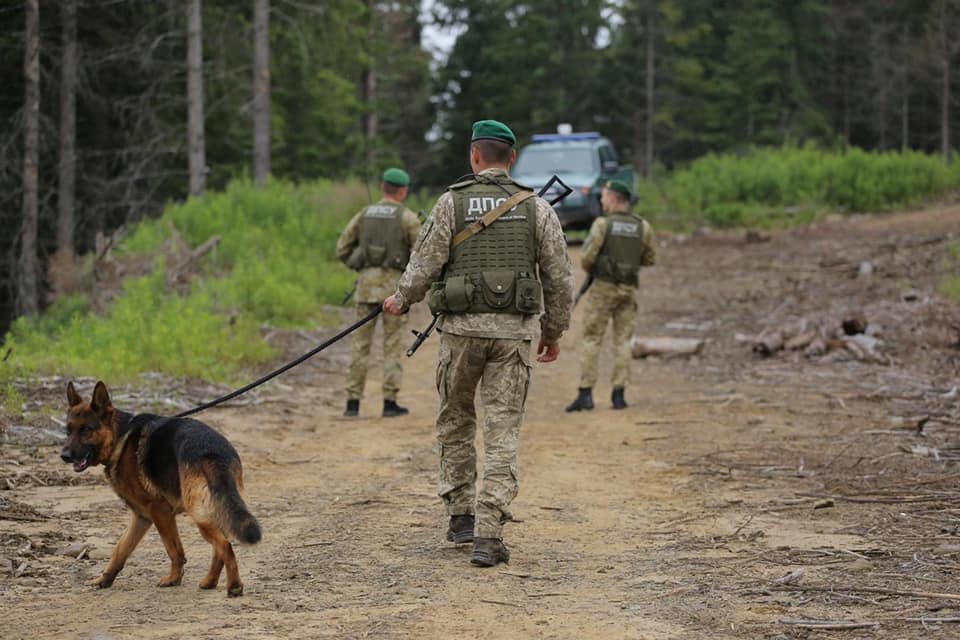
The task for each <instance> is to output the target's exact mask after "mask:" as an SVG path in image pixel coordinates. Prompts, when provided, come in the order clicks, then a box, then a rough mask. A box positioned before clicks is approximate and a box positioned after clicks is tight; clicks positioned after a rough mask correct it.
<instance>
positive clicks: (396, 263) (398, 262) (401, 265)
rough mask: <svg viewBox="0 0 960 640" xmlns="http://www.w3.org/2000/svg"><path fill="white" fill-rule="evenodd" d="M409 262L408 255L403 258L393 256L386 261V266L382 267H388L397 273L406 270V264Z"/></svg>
mask: <svg viewBox="0 0 960 640" xmlns="http://www.w3.org/2000/svg"><path fill="white" fill-rule="evenodd" d="M409 261H410V257H409V255H403V256H393V258H392V259H391V260H388V261H387V264H385V265H383V266H385V267H390V268H391V269H396V270H397V271H403V270H404V269H406V268H407V262H409Z"/></svg>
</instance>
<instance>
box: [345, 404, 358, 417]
mask: <svg viewBox="0 0 960 640" xmlns="http://www.w3.org/2000/svg"><path fill="white" fill-rule="evenodd" d="M343 415H344V416H346V417H347V418H356V417H357V416H358V415H360V401H359V400H347V410H346V411H344V412H343Z"/></svg>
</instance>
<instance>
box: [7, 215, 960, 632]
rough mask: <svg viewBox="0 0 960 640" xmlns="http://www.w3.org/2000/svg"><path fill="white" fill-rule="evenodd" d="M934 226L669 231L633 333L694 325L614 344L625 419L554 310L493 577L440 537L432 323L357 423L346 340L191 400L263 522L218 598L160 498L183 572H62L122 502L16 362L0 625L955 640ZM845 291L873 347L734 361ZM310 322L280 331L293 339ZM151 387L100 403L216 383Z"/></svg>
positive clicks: (945, 347)
mask: <svg viewBox="0 0 960 640" xmlns="http://www.w3.org/2000/svg"><path fill="white" fill-rule="evenodd" d="M958 233H960V209H958V208H946V209H938V210H931V211H925V212H919V213H912V214H897V215H891V216H882V217H871V218H867V217H857V218H845V219H836V220H830V221H828V222H825V223H820V224H818V225H816V226H814V227H810V228H803V229H795V230H792V231H787V232H782V233H776V234H773V236H772V238H771V239H769V241H766V240H767V239H766V238H762V237H761V238H759V239H760V240H763V241H760V242H754V241H748V240H747V239H746V238H745V237H744V235H743V234H742V233H737V234H733V233H730V234H720V233H713V234H707V235H704V236H699V237H695V238H687V239H684V238H665V244H666V246H664V247H663V248H662V250H661V257H662V265H661V266H658V267H656V268H654V269H651V270H649V271H648V272H645V274H644V277H643V284H642V290H643V297H642V302H641V313H640V320H639V327H638V333H641V334H645V335H687V336H691V335H692V336H701V337H705V338H707V339H708V340H709V342H708V344H707V347H706V349H705V351H704V353H703V354H702V355H701V356H698V357H694V358H693V359H687V360H637V361H634V372H633V373H634V383H633V386H632V387H631V389H630V390H629V392H628V401H629V402H630V403H631V406H630V408H629V409H628V410H626V411H623V412H614V411H612V410H610V409H609V402H608V397H609V387H608V386H606V385H605V384H601V385H600V386H599V387H598V388H597V390H596V397H597V398H598V399H599V400H600V402H599V403H598V408H597V410H595V411H593V412H592V413H589V414H581V415H567V414H564V413H563V406H564V405H565V404H566V403H567V402H568V401H569V400H571V399H572V397H573V394H574V393H575V389H576V386H577V373H578V372H577V364H576V363H577V357H576V356H577V347H576V341H577V338H578V332H579V327H578V326H575V328H574V330H573V331H571V332H570V333H569V334H568V336H567V337H566V338H565V339H564V343H563V347H564V349H565V351H564V352H563V353H562V354H561V360H560V362H558V363H556V364H554V365H548V366H543V365H538V366H537V367H536V371H535V374H534V376H535V380H534V386H533V388H532V390H531V396H530V403H529V413H528V417H527V421H526V424H525V427H524V433H523V436H522V450H521V475H522V480H521V492H520V496H519V498H518V499H517V500H516V502H515V503H514V509H513V511H514V516H515V517H516V518H517V519H518V520H519V522H516V523H513V524H511V525H509V526H508V528H507V531H506V536H507V541H508V543H509V544H510V546H511V549H512V552H513V559H512V561H511V563H510V565H509V566H507V567H503V568H496V569H492V570H482V569H476V568H474V567H471V566H470V565H469V563H468V551H467V549H465V548H454V547H453V546H452V545H450V544H449V543H447V542H446V541H445V540H444V539H443V533H444V527H445V518H444V516H443V513H442V510H441V507H440V504H439V500H438V499H437V498H436V497H435V495H434V486H435V466H436V458H435V453H434V447H433V443H434V439H433V425H432V420H433V415H434V410H435V407H436V392H435V390H434V388H433V379H434V376H433V369H434V361H435V354H436V346H437V340H436V339H433V340H431V341H430V342H428V343H427V345H426V346H425V347H424V348H423V349H422V350H421V352H419V353H418V354H417V355H416V357H415V358H414V359H412V360H411V361H409V362H408V367H407V370H406V385H405V386H406V389H405V391H404V392H403V394H402V396H401V400H402V401H403V402H404V403H406V404H408V405H409V406H410V407H411V409H412V410H413V413H412V415H411V416H410V417H409V419H394V420H382V419H380V418H379V417H377V416H378V412H377V411H375V409H377V408H379V403H380V398H379V379H377V378H376V377H375V378H374V379H372V380H370V381H368V399H367V401H366V402H365V403H364V404H363V406H362V408H361V413H362V414H363V416H362V417H361V418H360V419H357V420H344V419H342V418H339V417H338V416H339V413H340V411H341V410H342V405H341V394H340V387H341V377H340V372H341V371H342V370H343V368H344V365H345V362H346V357H347V350H346V346H345V345H341V346H338V347H337V348H336V349H334V350H332V351H331V352H329V353H325V354H323V356H322V357H318V358H317V359H315V360H314V361H312V362H310V363H308V364H307V365H305V366H303V367H302V368H300V369H299V370H295V371H294V372H292V373H291V374H289V375H288V376H285V377H284V378H282V379H281V381H280V383H279V384H273V385H271V386H269V387H267V388H266V389H265V390H263V391H262V392H261V393H260V394H259V395H255V396H252V397H251V398H248V400H250V399H254V400H255V402H254V403H253V404H248V405H245V406H233V407H228V408H225V409H222V410H213V411H209V412H208V413H206V414H205V415H204V416H203V418H204V419H205V420H207V421H208V422H209V423H211V424H213V425H214V426H216V427H217V428H219V429H221V430H222V431H223V432H225V433H226V434H227V435H228V436H229V437H230V438H231V439H232V441H233V442H234V443H235V445H236V446H237V448H238V450H239V451H240V454H241V456H242V458H243V460H244V465H245V473H246V484H247V494H248V502H249V504H250V506H251V508H252V510H253V511H254V513H255V514H256V515H257V516H258V517H259V519H260V521H261V524H262V525H263V529H264V540H263V542H262V543H261V544H260V545H258V546H256V547H252V548H241V549H239V551H238V553H239V559H240V567H241V573H242V576H243V578H244V580H245V583H246V596H245V597H243V598H240V599H228V598H226V595H225V593H224V590H223V587H222V586H221V588H220V589H218V590H216V591H215V592H201V591H198V590H197V588H196V583H197V582H198V581H199V580H200V578H201V577H202V575H203V573H204V571H205V568H206V563H207V561H208V553H209V547H208V546H207V545H206V543H204V542H203V541H202V540H201V538H200V536H199V534H198V533H197V532H196V530H195V529H194V528H193V527H192V525H191V524H190V523H189V522H188V521H187V520H185V519H181V521H180V530H181V534H182V536H183V538H184V545H185V548H186V550H187V556H188V559H189V561H188V564H187V575H186V577H185V582H184V586H182V587H179V588H171V589H158V588H156V587H155V586H154V584H155V583H156V582H157V580H158V579H159V578H160V577H162V576H163V574H164V573H165V571H166V565H167V560H166V556H165V554H164V552H163V548H162V546H161V544H160V542H159V539H158V537H157V536H156V534H155V533H153V532H151V533H148V535H147V537H146V539H145V541H144V543H143V544H142V545H141V547H140V548H139V549H138V550H137V552H136V553H135V554H134V555H133V557H132V558H131V560H130V562H129V563H128V565H127V567H126V568H125V570H124V572H123V573H122V574H121V575H120V577H119V578H118V579H117V582H116V583H115V585H114V587H113V588H112V589H110V590H106V591H97V590H95V589H93V588H91V587H88V586H86V582H87V581H88V580H90V579H92V578H94V577H96V576H97V575H99V572H100V570H101V569H102V568H103V566H104V564H105V562H106V558H107V557H108V556H109V553H110V551H111V549H112V546H113V544H114V542H115V541H116V539H117V537H118V536H119V535H120V533H121V531H122V530H123V527H124V525H125V523H126V520H127V516H126V514H125V511H124V508H123V506H122V505H121V504H120V502H119V500H118V499H117V498H116V497H115V496H114V495H113V494H112V492H111V491H110V489H109V488H108V487H107V486H106V485H105V483H104V481H103V480H102V477H101V475H100V474H99V473H98V472H97V471H87V472H86V473H85V474H82V475H74V474H73V473H72V471H71V470H70V469H69V468H68V467H67V466H66V465H62V464H61V463H60V462H59V459H58V457H57V453H58V450H59V447H58V446H57V444H56V433H57V432H58V431H59V430H60V429H59V427H58V425H57V424H56V422H55V418H58V417H59V416H61V415H62V411H63V406H62V399H61V398H62V381H48V382H47V383H46V386H47V388H44V384H43V383H42V381H41V382H37V381H35V382H33V383H30V384H29V385H28V386H25V387H24V390H25V391H26V392H28V394H29V398H30V399H29V402H28V403H27V410H26V412H25V414H24V415H18V416H9V415H8V416H4V417H3V418H2V419H3V420H4V421H5V422H4V423H0V425H5V426H6V431H7V433H6V435H5V436H3V435H0V438H4V439H3V440H0V442H3V444H2V449H0V605H2V607H3V615H2V616H0V637H3V638H31V639H39V638H66V637H71V638H74V637H77V638H179V637H187V636H192V637H204V638H207V637H209V638H214V637H215V638H318V637H337V638H365V637H379V638H439V637H446V636H448V635H452V634H456V635H460V636H463V637H504V638H533V637H536V638H600V639H603V638H651V639H654V638H656V639H666V638H678V639H679V638H684V639H686V638H771V639H772V638H826V637H843V638H906V639H911V638H930V637H943V638H955V637H958V635H960V624H958V620H960V585H958V576H960V493H958V492H957V482H958V480H960V468H958V467H957V464H956V460H958V459H960V441H958V435H960V407H958V395H957V391H956V386H955V385H957V384H958V383H960V374H958V372H960V350H958V346H957V345H956V344H955V342H956V341H957V340H958V330H957V329H956V328H954V325H957V326H960V310H958V306H957V305H956V304H955V303H949V302H947V301H945V300H943V299H941V298H939V297H938V296H937V295H936V293H935V291H936V285H937V282H938V280H939V278H941V277H942V274H943V270H944V269H945V266H944V264H945V263H944V260H945V255H946V253H947V247H948V245H949V244H950V238H951V237H952V239H953V241H954V242H955V241H956V240H957V238H958ZM950 234H952V236H951V235H950ZM752 239H753V240H756V239H757V238H755V237H754V238H752ZM864 261H869V262H870V263H871V270H872V273H871V274H870V275H860V276H858V275H857V273H858V270H859V268H860V264H861V263H862V262H864ZM858 310H859V311H862V312H864V313H865V315H866V316H867V318H868V319H869V320H870V322H871V323H873V324H876V325H880V327H881V328H882V330H881V332H880V338H881V339H882V340H883V341H884V343H883V344H882V345H881V347H880V349H881V350H882V351H883V352H884V353H885V354H886V355H888V356H889V357H890V359H891V362H892V364H890V365H879V364H867V363H863V362H860V361H857V360H854V359H850V360H843V359H839V358H826V359H824V358H814V359H807V358H805V357H803V356H802V355H800V354H799V353H789V354H785V353H780V354H777V355H775V356H774V357H772V358H769V359H759V358H758V357H757V356H755V355H754V354H752V353H751V352H750V349H749V346H747V345H745V344H743V343H739V342H737V341H735V340H734V334H735V333H736V332H738V331H739V332H745V333H748V334H756V333H759V332H761V331H762V330H763V329H765V328H768V327H771V326H776V325H777V324H778V323H785V322H790V321H792V320H796V319H800V318H822V317H824V316H831V317H837V318H839V317H842V316H843V315H844V314H847V313H849V312H851V311H858ZM424 317H425V316H424V315H423V312H422V311H420V312H419V314H418V315H416V317H415V320H416V323H417V324H420V323H421V322H423V320H424ZM578 320H579V313H578V314H576V316H575V321H578ZM668 325H669V326H670V327H672V328H667V326H668ZM311 337H312V338H320V336H319V334H317V335H312V336H311V335H309V334H305V333H300V334H287V335H283V336H279V335H278V336H277V338H276V339H278V340H281V339H282V340H284V341H286V344H285V346H286V347H287V348H288V349H289V351H290V352H291V353H292V352H299V351H303V350H306V349H307V348H308V347H309V346H310V345H311V343H310V342H309V341H308V340H307V338H311ZM374 369H375V368H374ZM606 371H608V369H607V370H606ZM374 374H376V371H374ZM107 382H108V383H109V381H107ZM91 387H92V385H91V384H89V383H85V384H84V387H83V393H85V394H88V393H89V391H90V388H91ZM147 387H148V389H149V392H145V391H144V390H143V389H133V388H128V389H119V390H118V394H119V398H120V400H118V404H119V405H121V406H123V408H129V409H138V410H146V409H150V410H157V409H158V408H162V405H161V406H158V404H160V401H159V400H158V399H162V398H167V399H171V398H172V399H175V400H177V401H178V402H183V403H187V402H190V401H193V400H199V399H201V398H200V396H203V397H208V396H209V395H213V393H214V390H212V389H206V388H202V387H196V386H190V385H185V384H183V383H178V382H174V381H169V380H164V379H161V378H157V379H155V380H152V381H150V382H149V385H147ZM125 394H126V395H125ZM166 410H167V411H170V410H171V408H170V407H167V409H166ZM68 553H69V555H66V554H68ZM77 556H79V558H77ZM937 620H940V621H941V622H937ZM843 627H848V628H843Z"/></svg>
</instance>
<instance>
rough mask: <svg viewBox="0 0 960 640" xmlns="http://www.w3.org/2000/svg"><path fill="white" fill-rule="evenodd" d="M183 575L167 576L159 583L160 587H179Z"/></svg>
mask: <svg viewBox="0 0 960 640" xmlns="http://www.w3.org/2000/svg"><path fill="white" fill-rule="evenodd" d="M181 580H183V576H167V577H166V578H164V579H163V580H161V581H160V582H158V583H157V586H158V587H179V586H180V581H181Z"/></svg>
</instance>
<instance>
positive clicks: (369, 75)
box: [363, 61, 377, 169]
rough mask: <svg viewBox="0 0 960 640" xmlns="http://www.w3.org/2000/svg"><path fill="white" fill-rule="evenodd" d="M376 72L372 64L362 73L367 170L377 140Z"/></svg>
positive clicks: (371, 160)
mask: <svg viewBox="0 0 960 640" xmlns="http://www.w3.org/2000/svg"><path fill="white" fill-rule="evenodd" d="M376 99H377V70H376V69H375V68H374V66H373V62H372V61H371V63H370V64H369V65H368V66H367V68H366V69H364V71H363V101H364V104H365V105H366V108H367V112H366V114H365V115H364V116H363V135H364V140H365V142H366V144H365V145H364V146H365V148H366V158H365V159H366V162H367V169H369V168H370V167H371V166H373V159H374V158H373V154H374V148H373V147H374V143H375V141H376V139H377V108H376V104H375V102H376Z"/></svg>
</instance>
